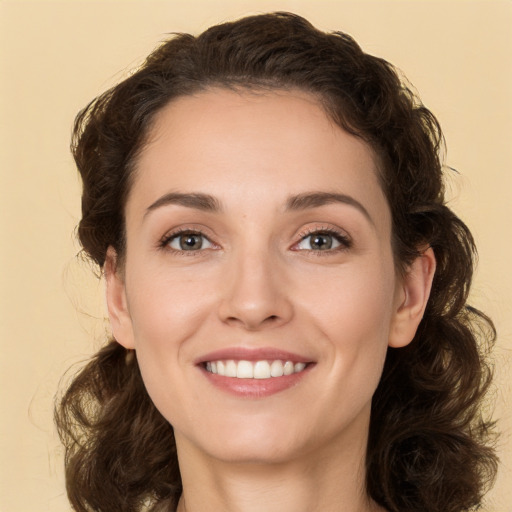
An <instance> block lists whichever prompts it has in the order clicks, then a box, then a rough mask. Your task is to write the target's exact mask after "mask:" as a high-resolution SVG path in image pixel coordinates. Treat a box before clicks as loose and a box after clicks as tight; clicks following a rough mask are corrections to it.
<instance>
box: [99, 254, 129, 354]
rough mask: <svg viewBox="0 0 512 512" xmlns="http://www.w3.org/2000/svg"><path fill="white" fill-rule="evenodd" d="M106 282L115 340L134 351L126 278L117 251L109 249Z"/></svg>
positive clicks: (109, 314) (106, 261)
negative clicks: (120, 266) (119, 263)
mask: <svg viewBox="0 0 512 512" xmlns="http://www.w3.org/2000/svg"><path fill="white" fill-rule="evenodd" d="M103 271H104V274H105V282H106V287H107V289H106V295H107V296H106V298H107V309H108V316H109V319H110V325H111V328H112V334H113V335H114V338H115V340H116V341H117V342H118V343H119V344H121V345H123V347H125V348H127V349H133V348H135V346H134V340H133V329H132V322H131V317H130V313H129V310H128V302H127V299H126V287H125V281H124V276H123V275H122V272H121V269H120V268H119V265H118V257H117V253H116V251H115V249H114V248H113V247H109V248H108V250H107V256H106V259H105V265H104V267H103Z"/></svg>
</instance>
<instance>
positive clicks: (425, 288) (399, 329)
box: [388, 247, 436, 348]
mask: <svg viewBox="0 0 512 512" xmlns="http://www.w3.org/2000/svg"><path fill="white" fill-rule="evenodd" d="M435 270H436V258H435V255H434V251H433V250H432V248H431V247H429V248H428V249H426V250H425V251H424V252H422V253H421V254H420V256H418V257H417V258H416V259H415V260H414V261H413V262H412V264H411V265H410V267H409V268H408V270H407V273H406V275H405V276H404V277H403V279H402V281H401V283H400V285H399V290H398V294H397V303H398V304H397V309H396V311H395V315H394V318H393V322H392V325H391V330H390V335H389V342H388V344H389V346H390V347H396V348H398V347H405V346H406V345H408V344H409V343H410V342H411V341H412V339H413V338H414V335H415V334H416V330H417V329H418V325H419V324H420V322H421V319H422V318H423V313H424V312H425V308H426V306H427V301H428V298H429V296H430V289H431V288H432V281H433V279H434V273H435Z"/></svg>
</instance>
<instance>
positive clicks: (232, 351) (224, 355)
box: [195, 347, 313, 364]
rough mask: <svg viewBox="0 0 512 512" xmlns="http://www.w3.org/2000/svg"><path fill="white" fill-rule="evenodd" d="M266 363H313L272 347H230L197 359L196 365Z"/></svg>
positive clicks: (297, 355) (310, 360)
mask: <svg viewBox="0 0 512 512" xmlns="http://www.w3.org/2000/svg"><path fill="white" fill-rule="evenodd" d="M230 359H233V360H235V361H264V360H270V361H275V360H281V361H292V362H294V363H311V362H313V361H312V359H311V358H308V357H305V356H302V355H300V354H295V353H293V352H288V351H285V350H280V349H277V348H272V347H264V348H247V347H230V348H223V349H220V350H215V351H213V352H209V353H208V354H205V355H204V356H201V357H199V358H197V359H196V361H195V364H202V363H206V362H208V361H228V360H230Z"/></svg>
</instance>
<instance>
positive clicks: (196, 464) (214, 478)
mask: <svg viewBox="0 0 512 512" xmlns="http://www.w3.org/2000/svg"><path fill="white" fill-rule="evenodd" d="M182 441H183V440H182ZM180 444H181V445H182V446H181V448H182V450H179V451H181V455H183V456H181V457H180V470H181V474H182V481H183V489H184V491H183V495H182V497H181V500H180V503H179V506H178V512H218V511H219V510H222V511H224V512H235V511H236V512H261V511H262V510H265V512H278V511H279V512H282V511H283V510H293V511H294V512H320V511H322V512H325V511H326V510H329V511H332V512H335V511H340V512H341V511H343V512H378V511H383V509H381V508H380V507H378V506H377V505H376V504H375V503H374V502H373V501H372V500H370V499H369V498H368V496H367V494H366V491H365V470H364V456H365V449H366V447H365V446H364V445H362V444H360V445H351V446H348V447H347V445H344V446H345V448H344V449H343V451H342V452H341V451H340V452H339V453H337V454H336V455H333V453H334V452H333V451H332V449H331V450H330V451H329V453H318V452H315V453H314V454H307V455H305V456H304V457H301V458H297V459H296V460H293V461H288V462H281V463H272V464H263V463H258V464H254V463H233V462H225V461H219V460H217V459H215V460H209V461H208V462H207V463H206V464H205V460H204V457H202V458H197V457H193V456H192V457H191V456H190V452H189V449H190V446H189V447H184V446H183V442H181V443H180ZM183 448H185V449H183ZM331 448H332V447H331Z"/></svg>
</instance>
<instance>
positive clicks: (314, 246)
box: [297, 233, 341, 251]
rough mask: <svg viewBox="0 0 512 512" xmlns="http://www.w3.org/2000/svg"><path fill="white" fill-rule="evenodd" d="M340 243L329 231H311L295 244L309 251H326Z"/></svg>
mask: <svg viewBox="0 0 512 512" xmlns="http://www.w3.org/2000/svg"><path fill="white" fill-rule="evenodd" d="M340 245H341V244H340V242H339V241H338V240H337V239H336V237H335V236H334V235H331V234H330V233H313V234H311V235H308V236H305V237H304V238H303V239H302V240H301V241H300V242H299V243H298V244H297V248H298V249H300V250H309V251H327V250H329V249H335V248H336V247H339V246H340Z"/></svg>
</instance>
